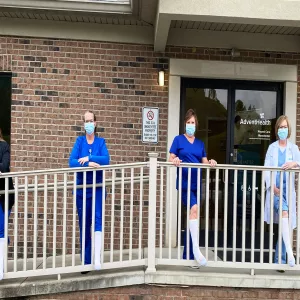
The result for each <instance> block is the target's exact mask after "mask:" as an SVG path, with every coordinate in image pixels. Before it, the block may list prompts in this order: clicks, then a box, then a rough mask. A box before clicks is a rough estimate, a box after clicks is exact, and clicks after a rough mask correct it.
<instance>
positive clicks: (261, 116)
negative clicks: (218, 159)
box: [228, 83, 281, 262]
mask: <svg viewBox="0 0 300 300" xmlns="http://www.w3.org/2000/svg"><path fill="white" fill-rule="evenodd" d="M280 89H281V86H280V85H274V84H264V85H261V84H259V85H255V84H253V83H252V84H249V83H248V84H238V83H236V84H235V85H234V90H233V93H232V95H233V97H232V98H233V99H234V112H233V120H234V122H233V123H234V124H233V130H232V131H233V155H231V157H232V159H231V163H233V164H238V165H257V166H261V165H263V164H264V159H265V154H266V152H267V149H268V146H269V145H270V144H271V143H272V142H273V141H274V140H275V139H276V138H275V132H274V128H275V123H276V119H277V116H278V115H279V114H281V109H280V107H281V105H280V104H281V101H280V98H281V97H280V95H281V92H280ZM246 173H247V174H246V186H243V182H244V172H243V171H239V172H238V176H237V212H236V215H237V220H236V222H237V227H236V229H237V232H236V248H237V249H241V248H242V226H243V222H242V217H243V213H242V212H243V192H244V189H246V209H245V211H246V224H245V225H246V233H245V244H246V249H251V227H252V223H251V216H252V213H253V209H252V207H253V202H252V195H253V191H252V188H253V186H252V174H253V173H252V172H250V171H249V172H246ZM231 180H233V179H232V178H231ZM254 195H255V221H254V222H255V224H254V228H255V236H254V247H255V248H256V249H259V248H260V230H261V229H260V224H261V218H264V215H262V214H261V172H256V180H255V191H254ZM230 196H231V199H232V197H233V196H232V194H231V195H230ZM231 203H232V201H231ZM228 213H229V215H231V213H232V214H233V208H232V209H231V210H230V211H229V212H228ZM229 219H230V220H232V219H233V217H232V218H231V217H229ZM264 235H265V238H264V241H265V245H263V247H264V248H265V249H267V248H269V244H268V242H269V238H268V236H269V234H268V227H267V226H265V229H264ZM231 236H232V233H231ZM250 254H251V253H250V251H246V252H245V261H246V262H250ZM254 256H255V258H254V259H255V260H256V261H259V253H258V252H257V253H256V254H255V255H254ZM236 259H237V261H241V251H237V253H236Z"/></svg>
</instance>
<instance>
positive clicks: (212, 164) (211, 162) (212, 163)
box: [208, 159, 217, 167]
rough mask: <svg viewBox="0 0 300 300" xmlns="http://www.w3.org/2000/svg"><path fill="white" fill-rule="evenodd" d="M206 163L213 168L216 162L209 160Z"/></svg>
mask: <svg viewBox="0 0 300 300" xmlns="http://www.w3.org/2000/svg"><path fill="white" fill-rule="evenodd" d="M208 163H209V164H210V165H211V166H212V167H215V166H216V165H217V162H216V161H215V160H214V159H210V160H209V161H208Z"/></svg>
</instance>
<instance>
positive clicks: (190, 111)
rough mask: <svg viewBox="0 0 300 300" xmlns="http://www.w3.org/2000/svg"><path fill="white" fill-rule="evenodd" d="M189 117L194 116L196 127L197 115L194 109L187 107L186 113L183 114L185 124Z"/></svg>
mask: <svg viewBox="0 0 300 300" xmlns="http://www.w3.org/2000/svg"><path fill="white" fill-rule="evenodd" d="M191 117H194V118H195V123H196V129H197V128H198V118H197V115H196V113H195V111H194V110H193V109H191V108H190V109H189V110H188V111H187V112H186V114H185V117H184V124H186V122H187V121H188V120H189V119H190V118H191Z"/></svg>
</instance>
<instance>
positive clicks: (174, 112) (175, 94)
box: [165, 76, 180, 247]
mask: <svg viewBox="0 0 300 300" xmlns="http://www.w3.org/2000/svg"><path fill="white" fill-rule="evenodd" d="M171 87H172V89H171ZM168 112H169V116H168V142H167V143H168V149H167V159H169V156H170V154H169V149H170V147H171V144H172V142H173V139H174V137H175V136H176V135H178V134H179V122H180V76H170V77H169V104H168ZM175 124H176V125H175ZM170 177H171V178H170V181H169V182H171V183H174V182H175V179H176V171H175V168H174V169H173V168H172V169H171V170H170ZM171 188H172V191H171V195H172V197H174V198H176V199H177V190H176V186H175V184H172V186H171ZM167 199H170V191H169V189H167ZM173 203H177V201H173ZM165 207H166V235H165V245H166V247H168V246H169V230H168V228H169V220H170V209H169V208H170V206H169V203H168V201H167V202H166V206H165ZM171 214H172V216H177V205H172V212H171ZM172 228H175V229H176V228H177V218H174V217H173V218H172ZM176 236H177V233H176V230H174V231H173V232H172V237H171V241H172V242H171V246H172V247H175V246H176V240H177V239H176Z"/></svg>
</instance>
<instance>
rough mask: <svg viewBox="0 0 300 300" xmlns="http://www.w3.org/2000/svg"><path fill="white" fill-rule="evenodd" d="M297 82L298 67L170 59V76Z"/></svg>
mask: <svg viewBox="0 0 300 300" xmlns="http://www.w3.org/2000/svg"><path fill="white" fill-rule="evenodd" d="M174 75H175V76H182V77H199V78H217V79H235V80H262V81H291V82H297V66H296V65H275V64H260V63H257V64H256V63H243V62H231V61H209V60H193V59H174V58H171V59H170V76H174Z"/></svg>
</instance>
